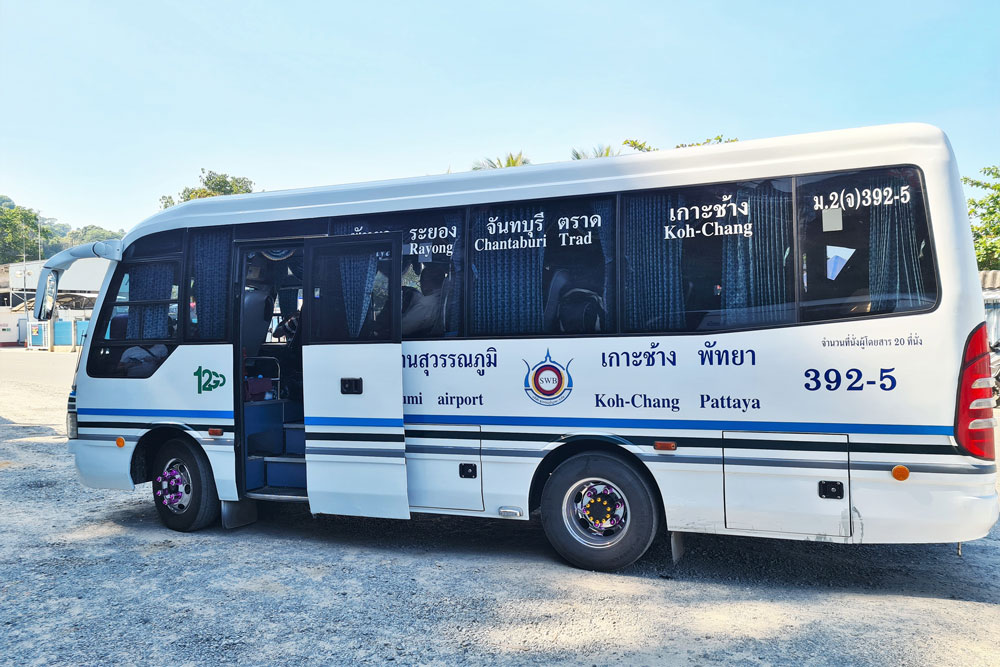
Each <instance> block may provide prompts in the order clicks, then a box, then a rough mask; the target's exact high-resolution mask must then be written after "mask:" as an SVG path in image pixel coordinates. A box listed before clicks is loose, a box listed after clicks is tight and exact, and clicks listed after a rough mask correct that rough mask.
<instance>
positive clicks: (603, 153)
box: [570, 144, 621, 160]
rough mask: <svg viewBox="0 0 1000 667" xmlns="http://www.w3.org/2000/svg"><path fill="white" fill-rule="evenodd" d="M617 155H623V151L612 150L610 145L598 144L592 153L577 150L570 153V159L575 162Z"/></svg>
mask: <svg viewBox="0 0 1000 667" xmlns="http://www.w3.org/2000/svg"><path fill="white" fill-rule="evenodd" d="M616 155H621V151H616V150H612V149H611V146H610V145H608V146H605V145H604V144H597V146H595V147H594V148H593V150H591V151H590V153H587V152H586V151H581V150H577V149H575V148H574V149H573V150H572V152H571V153H570V157H571V158H573V159H574V160H587V159H590V158H592V157H614V156H616Z"/></svg>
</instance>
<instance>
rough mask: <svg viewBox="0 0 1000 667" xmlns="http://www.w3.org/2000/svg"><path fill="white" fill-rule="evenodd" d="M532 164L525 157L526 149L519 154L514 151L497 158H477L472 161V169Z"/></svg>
mask: <svg viewBox="0 0 1000 667" xmlns="http://www.w3.org/2000/svg"><path fill="white" fill-rule="evenodd" d="M529 164H531V160H529V159H528V158H526V157H524V151H518V152H517V155H514V153H507V155H505V156H503V157H498V158H497V159H496V160H493V159H491V158H488V157H487V158H483V159H482V160H476V161H475V162H473V163H472V169H473V170H474V171H481V170H483V169H503V168H505V167H523V166H525V165H529Z"/></svg>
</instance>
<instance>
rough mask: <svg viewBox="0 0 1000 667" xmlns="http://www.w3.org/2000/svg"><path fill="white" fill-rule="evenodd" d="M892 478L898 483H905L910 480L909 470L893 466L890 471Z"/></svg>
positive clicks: (904, 467)
mask: <svg viewBox="0 0 1000 667" xmlns="http://www.w3.org/2000/svg"><path fill="white" fill-rule="evenodd" d="M892 478H893V479H895V480H898V481H900V482H905V481H906V480H908V479H909V478H910V469H909V468H907V467H906V466H895V467H894V468H893V469H892Z"/></svg>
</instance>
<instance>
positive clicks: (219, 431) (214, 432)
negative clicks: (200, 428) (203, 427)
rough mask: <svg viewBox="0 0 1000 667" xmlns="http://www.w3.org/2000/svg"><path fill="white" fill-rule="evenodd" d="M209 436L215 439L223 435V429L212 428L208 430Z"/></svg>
mask: <svg viewBox="0 0 1000 667" xmlns="http://www.w3.org/2000/svg"><path fill="white" fill-rule="evenodd" d="M208 434H209V435H210V436H212V437H213V438H217V437H219V436H220V435H222V429H221V428H210V429H208Z"/></svg>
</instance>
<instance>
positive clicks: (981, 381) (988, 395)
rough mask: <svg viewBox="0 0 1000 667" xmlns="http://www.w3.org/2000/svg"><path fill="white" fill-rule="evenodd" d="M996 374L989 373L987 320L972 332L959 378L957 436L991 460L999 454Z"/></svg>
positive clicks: (964, 446) (965, 446)
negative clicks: (994, 432)
mask: <svg viewBox="0 0 1000 667" xmlns="http://www.w3.org/2000/svg"><path fill="white" fill-rule="evenodd" d="M994 403H995V402H994V400H993V376H992V375H991V374H990V346H989V342H988V340H987V335H986V324H985V323H984V324H980V325H979V326H978V327H976V329H975V330H974V331H973V332H972V335H971V336H969V341H968V342H967V343H966V344H965V354H964V355H963V356H962V372H961V373H960V374H959V378H958V407H957V408H956V410H955V438H956V439H957V440H958V444H959V445H960V446H961V447H962V449H964V450H965V451H967V452H968V453H969V454H971V455H973V456H975V457H977V458H981V459H988V460H990V461H992V460H994V459H995V458H996V449H995V446H994V442H993V429H994V428H995V427H996V424H997V421H996V419H994V418H993V406H994Z"/></svg>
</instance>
